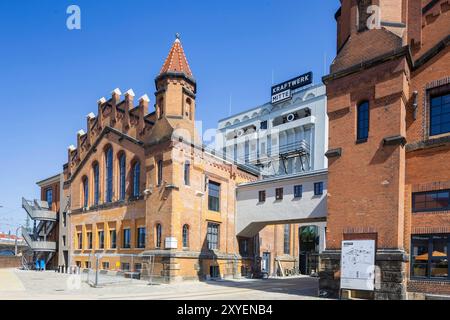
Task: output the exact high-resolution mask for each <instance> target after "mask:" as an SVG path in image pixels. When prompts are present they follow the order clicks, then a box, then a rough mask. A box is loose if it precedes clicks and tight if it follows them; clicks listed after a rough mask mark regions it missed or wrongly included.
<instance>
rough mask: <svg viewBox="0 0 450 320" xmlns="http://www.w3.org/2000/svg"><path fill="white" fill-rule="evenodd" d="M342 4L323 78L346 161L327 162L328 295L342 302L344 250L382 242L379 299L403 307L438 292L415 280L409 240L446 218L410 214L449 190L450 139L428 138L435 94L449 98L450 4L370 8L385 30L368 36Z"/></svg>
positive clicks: (353, 6) (324, 275)
mask: <svg viewBox="0 0 450 320" xmlns="http://www.w3.org/2000/svg"><path fill="white" fill-rule="evenodd" d="M341 3H342V6H341V9H340V10H339V11H338V13H337V14H336V19H337V23H338V55H337V57H336V59H335V62H334V63H333V65H332V67H331V73H330V75H328V76H326V77H324V82H325V83H326V85H327V95H328V99H329V100H328V114H329V117H330V129H329V135H330V136H329V146H330V149H337V148H341V150H342V155H341V156H337V157H332V158H330V162H329V187H328V229H327V230H328V233H327V250H328V252H326V253H325V254H324V255H323V257H324V259H323V263H322V272H321V289H322V290H325V291H328V292H329V293H332V292H334V294H336V293H337V291H336V290H337V289H338V288H339V280H340V278H339V259H340V257H339V252H340V245H341V241H342V240H343V239H344V238H346V237H349V236H351V234H353V233H359V234H361V233H366V234H367V237H366V239H369V238H370V237H369V235H370V234H372V235H373V234H376V241H377V250H378V251H377V257H376V264H377V265H378V266H380V268H381V277H380V279H379V280H377V281H376V284H378V287H377V289H376V290H375V295H374V297H375V298H376V299H404V298H406V291H407V290H409V291H416V290H419V291H423V292H430V291H433V285H432V283H429V282H427V281H422V282H421V284H420V285H418V284H417V282H415V281H414V280H409V279H410V277H411V275H410V263H409V260H410V255H411V236H412V235H414V234H424V233H438V234H441V233H448V230H449V229H448V227H447V224H448V223H449V222H450V220H449V218H448V212H442V211H441V212H426V213H422V212H421V213H413V212H412V193H413V192H417V191H419V190H421V191H431V190H440V189H443V188H445V187H446V186H447V183H448V182H447V181H448V180H449V179H450V178H449V177H448V174H449V172H450V171H449V170H448V169H447V166H448V165H447V164H448V163H449V162H450V161H449V150H450V144H449V141H450V140H449V139H448V136H449V135H448V134H443V135H440V136H432V137H430V135H429V128H430V119H429V114H430V110H429V101H430V100H429V97H430V92H432V91H430V90H433V89H435V88H439V90H441V91H445V90H446V88H445V86H446V85H447V84H448V77H449V75H450V52H449V48H448V37H449V32H448V30H450V19H449V14H450V13H449V12H450V11H449V1H444V0H443V1H435V2H434V4H431V5H430V6H427V4H426V3H424V1H422V5H420V2H419V1H408V0H398V1H372V4H375V5H379V7H380V8H381V26H382V28H381V29H374V30H364V31H359V30H356V28H355V27H354V26H355V25H356V22H357V17H358V15H357V10H358V8H357V3H358V1H356V0H343V1H341ZM449 88H450V87H449ZM363 101H367V102H368V103H369V110H370V111H369V114H370V115H369V136H368V139H367V141H357V140H356V127H357V123H356V121H357V107H358V105H359V104H360V103H361V102H363ZM405 144H406V145H405ZM386 257H387V258H386ZM385 258H386V259H385ZM383 259H384V260H383ZM383 261H384V262H383ZM407 280H408V281H407ZM439 286H440V288H441V287H446V288H450V283H449V282H445V281H444V282H442V283H441V284H439ZM445 290H447V289H445ZM445 290H444V289H442V288H441V289H439V291H440V292H441V291H442V292H443V291H445Z"/></svg>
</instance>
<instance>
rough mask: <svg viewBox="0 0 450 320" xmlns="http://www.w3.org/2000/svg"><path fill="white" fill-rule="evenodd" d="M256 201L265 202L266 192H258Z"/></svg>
mask: <svg viewBox="0 0 450 320" xmlns="http://www.w3.org/2000/svg"><path fill="white" fill-rule="evenodd" d="M258 200H259V202H266V190H262V191H259V194H258Z"/></svg>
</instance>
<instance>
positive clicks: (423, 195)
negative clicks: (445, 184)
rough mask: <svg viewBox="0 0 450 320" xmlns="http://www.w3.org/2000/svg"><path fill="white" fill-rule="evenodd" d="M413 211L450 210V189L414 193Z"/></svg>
mask: <svg viewBox="0 0 450 320" xmlns="http://www.w3.org/2000/svg"><path fill="white" fill-rule="evenodd" d="M412 198H413V205H412V206H413V212H427V211H446V210H450V190H438V191H427V192H416V193H413V197H412Z"/></svg>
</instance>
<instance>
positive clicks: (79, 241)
mask: <svg viewBox="0 0 450 320" xmlns="http://www.w3.org/2000/svg"><path fill="white" fill-rule="evenodd" d="M77 239H78V250H81V249H83V233H81V232H77Z"/></svg>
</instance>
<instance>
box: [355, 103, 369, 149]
mask: <svg viewBox="0 0 450 320" xmlns="http://www.w3.org/2000/svg"><path fill="white" fill-rule="evenodd" d="M357 111H358V120H357V139H358V141H365V140H367V138H368V137H369V103H368V102H367V101H366V102H363V103H361V104H360V105H359V106H358V110H357Z"/></svg>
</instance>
